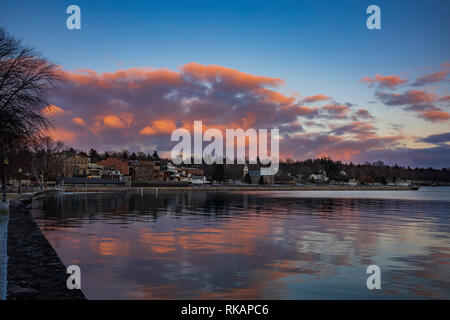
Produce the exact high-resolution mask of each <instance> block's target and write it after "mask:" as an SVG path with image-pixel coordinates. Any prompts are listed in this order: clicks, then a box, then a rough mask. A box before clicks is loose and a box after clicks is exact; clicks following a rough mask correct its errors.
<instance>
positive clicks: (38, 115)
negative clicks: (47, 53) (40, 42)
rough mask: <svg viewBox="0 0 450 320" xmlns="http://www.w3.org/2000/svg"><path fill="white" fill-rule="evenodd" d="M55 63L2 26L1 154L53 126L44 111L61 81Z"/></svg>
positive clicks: (0, 38) (0, 49) (0, 82)
mask: <svg viewBox="0 0 450 320" xmlns="http://www.w3.org/2000/svg"><path fill="white" fill-rule="evenodd" d="M56 71H57V67H56V65H55V64H53V63H51V62H49V61H48V60H46V59H44V58H42V57H40V56H39V55H38V54H37V53H36V52H35V51H34V50H33V49H32V48H30V47H27V46H24V45H23V44H22V43H21V42H20V41H19V40H16V39H15V38H13V37H12V36H11V35H9V34H8V33H6V32H5V31H4V30H3V29H1V28H0V153H3V155H5V154H7V153H8V151H9V150H11V148H12V147H13V146H14V145H15V144H16V143H17V141H18V140H21V141H22V143H23V142H24V141H30V139H34V138H35V137H37V136H38V135H39V134H40V133H41V132H42V131H43V129H47V128H48V127H49V126H50V123H49V121H48V120H47V119H46V118H45V116H44V115H43V114H42V109H44V108H45V107H46V106H48V102H47V100H46V96H47V92H48V90H49V89H50V88H51V87H52V86H53V84H54V83H55V81H57V80H58V76H57V73H56Z"/></svg>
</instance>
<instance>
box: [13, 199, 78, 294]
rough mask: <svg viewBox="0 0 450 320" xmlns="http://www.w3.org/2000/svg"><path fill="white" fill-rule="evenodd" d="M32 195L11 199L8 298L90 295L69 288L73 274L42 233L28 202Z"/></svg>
mask: <svg viewBox="0 0 450 320" xmlns="http://www.w3.org/2000/svg"><path fill="white" fill-rule="evenodd" d="M31 201H32V200H31V199H22V200H16V201H14V202H11V205H10V213H9V221H8V240H7V245H8V249H7V252H8V269H7V297H6V298H7V299H8V300H23V299H27V300H28V299H37V300H60V299H75V300H84V299H86V298H85V296H84V294H83V293H82V292H81V290H76V289H75V290H69V289H67V286H66V281H67V278H68V277H69V275H68V274H67V273H66V267H65V266H64V264H63V263H62V262H61V260H60V259H59V257H58V255H57V254H56V252H55V250H54V249H53V247H52V246H51V245H50V243H49V242H48V241H47V239H46V238H45V236H44V235H43V234H42V232H41V230H40V229H39V227H38V225H37V224H36V222H35V221H34V219H33V217H32V216H31V214H30V212H29V210H28V208H27V206H30V205H31Z"/></svg>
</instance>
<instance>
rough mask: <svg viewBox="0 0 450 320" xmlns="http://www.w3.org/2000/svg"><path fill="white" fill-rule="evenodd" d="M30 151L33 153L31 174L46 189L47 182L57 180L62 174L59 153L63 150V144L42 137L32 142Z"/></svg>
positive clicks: (61, 159) (61, 162)
mask: <svg viewBox="0 0 450 320" xmlns="http://www.w3.org/2000/svg"><path fill="white" fill-rule="evenodd" d="M32 149H33V151H34V153H33V154H34V159H33V165H32V167H33V174H34V176H35V177H36V178H37V179H38V180H42V182H43V183H44V186H45V187H46V183H47V181H49V180H54V179H57V178H58V177H60V176H61V175H62V174H63V158H62V157H61V151H62V150H63V149H64V144H63V143H62V142H60V141H56V142H55V141H54V140H53V139H52V138H51V137H49V136H44V137H40V138H39V139H37V140H35V141H34V143H33V145H32ZM41 175H42V177H41Z"/></svg>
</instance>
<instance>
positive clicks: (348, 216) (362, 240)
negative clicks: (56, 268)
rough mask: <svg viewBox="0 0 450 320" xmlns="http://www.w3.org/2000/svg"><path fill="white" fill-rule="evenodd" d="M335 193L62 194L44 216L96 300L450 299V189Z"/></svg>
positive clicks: (43, 206) (43, 205) (45, 206)
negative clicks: (376, 271) (414, 196)
mask: <svg viewBox="0 0 450 320" xmlns="http://www.w3.org/2000/svg"><path fill="white" fill-rule="evenodd" d="M369 195H371V194H370V192H369ZM330 196H333V195H331V194H328V197H321V198H314V197H305V196H304V195H303V194H297V196H295V193H291V192H290V193H279V194H273V193H271V194H269V195H268V194H265V193H247V194H239V193H214V192H210V193H207V192H190V193H159V194H158V195H156V194H153V193H144V195H143V196H141V194H139V193H137V194H120V193H117V194H63V195H57V196H54V197H50V198H44V199H42V200H41V201H40V202H39V203H37V204H36V205H35V209H34V210H33V214H34V215H35V217H37V220H38V223H39V225H40V226H41V228H42V229H43V231H44V233H45V235H46V236H47V238H48V239H49V241H50V242H51V244H52V245H53V247H54V248H55V249H56V251H57V252H58V254H59V255H60V257H61V259H62V260H63V261H64V263H65V264H67V265H68V264H78V265H79V266H80V267H81V270H82V274H83V279H82V280H83V283H82V286H83V292H84V293H85V294H86V295H87V297H88V298H90V299H95V298H98V299H107V298H109V299H212V298H226V299H241V298H242V299H303V298H317V299H327V298H344V299H347V298H387V299H389V298H449V297H450V294H449V292H450V290H449V287H450V282H449V280H448V279H449V275H450V268H449V264H450V241H449V230H450V216H449V212H450V210H449V207H450V202H448V201H446V200H445V197H444V198H442V199H441V198H439V197H438V198H436V196H435V195H434V194H433V196H432V197H429V200H425V199H423V200H420V201H419V200H411V199H410V198H408V197H409V196H407V197H405V198H403V199H402V198H401V197H400V198H399V197H397V198H391V199H388V200H387V199H380V198H371V196H368V197H360V196H359V195H357V196H356V197H352V195H351V194H347V195H346V196H345V197H335V198H330ZM422 196H423V195H422ZM370 264H377V265H379V266H380V267H381V270H382V289H383V290H381V292H380V291H379V292H373V291H369V290H368V289H367V288H366V278H367V275H366V273H365V270H366V267H367V266H368V265H370Z"/></svg>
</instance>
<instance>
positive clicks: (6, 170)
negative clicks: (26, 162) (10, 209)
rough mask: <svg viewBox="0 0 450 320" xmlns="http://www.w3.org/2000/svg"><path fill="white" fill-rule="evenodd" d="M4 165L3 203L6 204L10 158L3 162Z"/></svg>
mask: <svg viewBox="0 0 450 320" xmlns="http://www.w3.org/2000/svg"><path fill="white" fill-rule="evenodd" d="M3 164H4V165H5V174H4V175H3V200H2V201H3V202H6V181H7V178H6V177H7V176H8V164H9V161H8V158H5V160H3Z"/></svg>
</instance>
